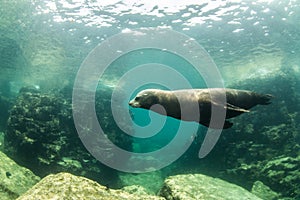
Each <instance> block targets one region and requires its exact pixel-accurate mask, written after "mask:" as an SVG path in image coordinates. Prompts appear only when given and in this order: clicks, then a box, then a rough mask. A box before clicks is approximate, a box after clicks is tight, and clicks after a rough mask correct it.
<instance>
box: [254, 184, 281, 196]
mask: <svg viewBox="0 0 300 200" xmlns="http://www.w3.org/2000/svg"><path fill="white" fill-rule="evenodd" d="M251 192H252V193H253V194H255V195H256V196H258V197H260V198H262V199H264V200H275V199H278V198H279V195H278V194H277V193H276V192H274V191H272V190H271V188H269V187H268V186H266V185H265V184H264V183H263V182H261V181H255V182H254V184H253V186H252V189H251Z"/></svg>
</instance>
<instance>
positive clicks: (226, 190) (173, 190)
mask: <svg viewBox="0 0 300 200" xmlns="http://www.w3.org/2000/svg"><path fill="white" fill-rule="evenodd" d="M160 195H161V196H163V197H165V198H166V199H168V200H175V199H176V200H181V199H182V200H184V199H197V200H201V199H203V200H214V199H215V200H219V199H223V200H226V199H228V200H235V199H236V200H243V199H244V200H259V199H260V198H258V197H257V196H255V195H254V194H252V193H250V192H249V191H247V190H245V189H243V188H241V187H239V186H237V185H234V184H231V183H228V182H226V181H223V180H221V179H218V178H213V177H209V176H205V175H202V174H187V175H176V176H171V177H169V178H167V179H166V180H165V183H164V186H163V188H162V189H161V191H160Z"/></svg>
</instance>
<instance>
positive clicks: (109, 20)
mask: <svg viewBox="0 0 300 200" xmlns="http://www.w3.org/2000/svg"><path fill="white" fill-rule="evenodd" d="M0 1H1V6H0V71H1V73H0V100H1V104H0V110H1V111H2V112H1V116H0V131H1V134H0V137H1V139H0V143H1V147H0V149H4V147H3V145H2V143H5V139H2V138H3V137H4V138H5V133H11V132H13V130H14V128H16V127H17V128H18V130H19V131H20V130H23V131H24V133H26V131H27V129H29V128H28V127H29V126H28V127H27V126H26V123H24V124H25V125H20V126H17V125H16V124H14V126H11V124H8V123H7V120H8V119H9V117H11V115H12V113H15V112H9V110H11V109H12V107H13V105H14V104H15V102H16V99H17V97H18V96H19V90H20V88H22V87H23V86H31V87H34V88H36V89H37V90H38V91H39V92H41V93H46V94H49V93H50V94H52V95H54V96H55V95H57V91H62V92H60V93H59V94H61V93H63V94H64V96H63V97H62V98H64V99H66V101H71V100H70V99H71V91H72V87H73V84H74V80H75V77H76V74H77V72H78V70H79V68H80V66H81V64H82V62H83V61H84V59H85V58H86V57H87V56H88V54H89V53H90V51H91V50H93V49H94V48H95V47H96V46H97V45H98V44H99V43H100V44H101V43H102V42H105V41H106V40H107V39H108V38H110V37H111V36H113V35H114V34H118V33H122V32H126V31H129V30H133V29H140V28H143V29H149V28H161V29H172V30H174V31H178V32H180V33H183V34H185V35H187V36H188V37H191V38H194V39H195V40H196V41H197V42H198V43H199V44H200V45H201V46H202V47H203V48H204V49H205V50H206V51H207V52H208V54H209V55H210V56H211V58H212V59H213V60H214V62H215V64H216V66H217V68H218V70H219V72H220V74H221V76H222V79H223V80H222V82H223V83H224V86H225V87H235V88H238V89H249V90H255V91H257V92H262V93H271V94H273V95H274V96H275V97H276V98H275V100H274V103H273V104H272V105H271V106H270V107H268V108H257V109H255V110H254V112H253V113H252V112H251V113H250V114H249V115H246V116H241V117H240V118H238V119H237V120H236V121H233V122H234V124H235V125H234V127H233V129H230V130H225V131H223V133H222V135H221V139H220V141H219V142H218V143H217V145H216V149H215V150H214V151H212V152H211V154H209V156H208V157H207V158H205V159H203V160H201V159H199V158H198V157H197V156H198V151H199V148H200V146H201V142H202V140H203V138H204V136H205V133H206V130H207V129H206V128H205V127H203V126H201V125H199V126H198V124H195V123H192V124H190V123H186V124H185V125H186V126H187V129H186V130H187V132H189V131H188V130H194V128H195V127H196V129H198V131H196V132H193V133H189V134H190V136H191V140H193V141H192V146H191V147H190V148H189V150H188V151H187V152H186V153H185V154H184V155H183V156H181V157H180V159H179V160H177V161H176V162H175V163H173V164H172V165H170V166H168V167H166V168H163V169H161V170H160V171H156V172H152V173H150V174H149V173H148V174H140V177H138V175H132V174H126V173H119V172H116V174H117V177H119V179H118V180H119V181H115V180H117V178H115V177H114V176H112V177H110V176H109V175H107V177H108V178H107V179H113V180H112V181H111V180H110V181H111V182H113V183H110V181H107V182H109V184H111V185H112V187H120V186H123V185H131V184H140V185H143V186H145V187H147V189H148V190H149V191H150V192H152V193H155V192H156V191H157V189H158V188H159V187H158V186H157V188H156V187H155V186H153V185H151V184H149V181H151V180H155V181H157V182H159V181H162V180H163V179H164V178H165V177H166V176H168V175H173V174H179V173H206V174H209V175H213V176H219V177H222V178H224V179H227V180H229V181H231V182H235V183H238V184H240V185H242V186H244V187H246V188H247V189H250V188H251V184H252V183H253V182H254V181H255V180H260V179H262V180H263V181H265V184H267V185H269V186H270V187H271V188H272V189H274V190H275V191H276V192H279V193H282V194H283V196H291V197H293V198H297V197H300V193H299V191H298V192H295V191H296V189H294V190H293V191H288V192H285V191H284V190H286V188H297V187H298V186H299V187H300V185H299V182H297V181H299V180H300V178H299V174H297V173H296V172H295V173H296V174H295V173H294V172H293V173H294V175H293V176H294V177H296V178H295V179H293V180H295V181H294V182H293V181H290V182H289V181H287V183H286V184H285V182H284V184H283V185H284V186H282V185H281V184H280V183H279V182H280V179H279V178H276V177H275V176H274V177H275V178H274V177H273V176H271V177H268V176H265V175H263V174H264V173H265V174H266V172H265V171H263V170H262V172H261V174H259V173H258V174H255V173H254V172H255V169H256V168H255V167H257V168H260V167H261V168H262V166H259V164H258V163H260V162H262V163H263V164H266V163H267V162H268V161H270V160H272V159H273V158H276V157H280V156H282V157H297V156H298V155H299V152H300V151H299V141H300V139H299V138H300V136H299V133H300V129H299V128H300V127H299V125H298V123H297V121H298V120H299V108H300V103H299V101H300V98H299V95H300V90H299V88H300V85H299V83H300V81H299V77H300V56H299V55H300V29H299V27H300V1H298V0H290V1H288V0H283V1H277V0H273V1H272V0H269V1H263V0H261V1H254V2H253V1H219V0H218V1H201V2H202V3H199V2H200V1H199V2H198V1H182V2H172V1H151V2H150V1H146V0H145V1H129V0H128V1H109V2H106V3H104V2H101V1H65V0H61V1H58V0H57V1H54V0H53V1H27V0H24V1H16V0H12V1H8V0H0ZM180 42H181V41H174V43H176V44H180ZM162 43H163V42H162ZM124 45H126V44H124ZM107 51H108V52H109V49H108V50H107ZM101 56H103V58H102V57H101V58H99V59H105V56H106V55H101ZM147 63H160V64H163V65H167V66H170V67H171V68H172V69H174V70H176V71H178V72H179V73H180V74H182V75H184V76H185V77H186V78H187V79H188V80H189V82H190V84H191V85H192V87H194V88H203V87H206V86H207V85H206V83H205V81H204V80H203V77H201V75H198V74H197V73H196V71H195V69H193V66H192V65H191V63H189V62H187V61H186V60H185V59H183V58H182V57H179V56H177V55H174V54H172V53H170V52H164V51H157V50H154V49H149V48H148V49H147V48H145V49H142V50H136V51H132V52H129V53H127V54H124V55H122V56H121V57H119V58H118V59H116V60H114V62H112V63H111V65H110V67H109V69H108V70H107V71H106V72H105V73H104V76H103V79H102V80H100V84H99V86H98V89H99V90H100V93H101V91H102V90H105V91H106V89H105V88H109V89H107V91H108V94H106V93H105V94H104V95H106V96H105V98H107V97H109V96H110V95H111V92H112V91H111V89H113V88H114V87H115V86H116V85H117V84H118V80H119V79H120V78H121V77H122V76H123V75H124V73H126V72H127V71H129V70H131V69H133V68H134V67H136V66H139V65H143V64H147ZM154 70H155V69H154ZM166 76H168V74H166ZM175 82H176V81H175ZM153 87H155V88H165V87H163V86H161V85H159V84H155V83H150V84H148V85H142V86H141V87H139V88H137V89H136V90H135V91H132V93H131V94H130V95H129V96H130V98H132V97H134V96H135V95H136V94H137V92H138V91H139V90H141V89H145V88H153ZM103 88H104V89H103ZM178 89H182V88H180V87H178ZM100 95H101V94H100ZM100 99H101V98H100ZM96 101H97V102H98V104H99V106H100V109H99V110H97V114H98V115H100V117H99V116H98V118H101V113H103V111H104V113H106V112H110V111H111V108H108V107H109V106H110V102H109V101H108V102H104V103H102V102H101V101H100V100H99V99H96ZM29 102H30V101H29ZM59 102H60V101H59ZM68 103H69V104H70V105H71V102H68ZM57 104H59V103H57ZM57 104H56V105H57ZM62 104H63V103H62ZM20 105H22V104H20ZM101 105H102V106H101ZM96 107H97V106H96ZM103 107H104V108H103ZM123 108H124V109H129V112H130V115H131V117H132V118H133V121H132V122H134V123H136V124H137V125H140V126H146V125H148V124H149V123H151V119H150V117H149V112H148V111H146V110H141V109H132V108H128V105H127V104H123ZM101 109H102V110H101ZM103 109H104V110H103ZM54 110H55V109H54ZM47 112H48V111H47ZM120 112H122V111H120ZM57 113H58V111H57V110H55V111H53V115H55V114H57ZM66 113H68V112H67V111H66ZM68 114H69V115H70V117H71V115H72V113H71V112H69V113H68ZM24 116H25V117H24V118H26V115H24ZM62 116H64V115H62ZM27 117H28V116H27ZM102 117H103V116H102ZM16 118H17V117H16ZM28 118H30V117H28ZM154 118H155V119H156V120H158V121H161V120H164V118H163V117H162V116H159V115H155V114H154ZM32 119H33V121H34V120H35V118H34V116H33V117H32ZM59 119H61V118H59ZM102 120H104V122H105V123H106V122H107V121H109V122H107V124H108V125H107V127H106V129H105V130H107V131H111V132H113V133H114V134H115V133H117V134H116V135H119V134H124V132H123V131H121V130H120V129H119V128H118V127H116V124H114V123H113V122H112V121H113V117H112V116H111V114H108V115H106V114H104V117H103V118H102ZM99 121H101V119H100V120H99ZM64 122H65V121H60V126H59V128H58V129H59V130H57V129H55V128H53V129H51V130H53V131H54V132H55V131H57V133H59V134H62V132H64V131H65V132H72V131H73V132H72V134H73V135H72V137H77V133H76V131H75V128H74V127H73V126H72V125H70V124H72V123H71V122H69V121H68V122H67V123H68V125H65V126H64V125H63V123H64ZM53 123H54V122H53ZM37 124H38V126H42V125H41V124H39V123H37ZM49 126H50V125H49ZM51 126H52V125H51ZM53 126H55V125H53ZM69 126H72V127H73V128H69ZM178 126H179V121H178V120H175V119H172V118H167V119H166V124H165V126H164V127H163V129H162V130H160V131H159V132H158V134H156V135H154V136H152V137H150V138H147V139H144V138H132V137H129V136H127V135H126V136H124V138H125V139H124V138H123V139H124V141H123V140H120V138H118V136H116V138H117V139H116V140H117V141H118V142H119V143H124V144H125V145H124V146H127V144H128V143H127V142H128V141H130V142H129V143H130V145H129V147H128V146H127V148H128V149H130V150H131V151H134V152H137V153H141V152H142V153H144V152H151V151H154V150H158V149H160V148H162V147H163V146H165V145H167V144H168V143H169V142H170V141H171V140H172V139H173V138H174V137H175V135H176V131H177V130H178ZM30 127H31V126H30ZM64 127H68V129H67V130H64ZM133 129H134V128H133ZM154 129H155V127H154ZM154 129H153V130H154ZM37 130H39V129H37ZM2 132H3V133H4V134H2ZM21 132H22V131H21ZM151 132H152V129H148V130H147V134H151ZM36 133H37V132H36ZM30 134H32V133H31V132H30ZM30 134H29V135H30ZM136 134H141V133H136ZM3 135H4V136H3ZM7 135H9V134H7ZM64 137H67V138H68V137H69V135H67V136H64ZM10 139H11V138H10ZM194 139H195V140H194ZM63 140H64V139H62V141H63ZM37 141H39V140H37ZM53 143H55V142H53ZM9 144H11V143H9ZM58 144H60V145H63V144H65V143H63V142H61V143H55V145H58ZM260 145H261V146H260ZM70 146H72V144H71V145H70ZM121 146H122V144H121ZM70 149H71V148H70ZM68 150H69V149H68ZM70 151H73V150H70ZM7 152H9V151H8V150H7ZM16 152H18V151H16ZM74 152H75V151H74ZM74 152H72V153H71V155H69V154H68V153H67V152H65V153H64V155H61V157H72V155H75V154H76V153H74ZM61 154H62V153H61ZM78 155H80V156H81V155H83V154H80V153H79V154H78ZM84 155H85V157H82V158H81V157H80V156H78V157H76V159H77V160H79V161H80V162H82V163H81V164H82V165H84V166H86V167H87V168H89V167H90V166H89V165H88V164H89V163H92V158H91V156H87V155H86V154H84ZM44 156H45V157H47V156H48V155H44ZM17 157H18V156H17ZM37 157H39V156H37ZM16 159H17V158H16ZM18 159H20V158H18ZM55 159H57V160H55ZM55 159H53V160H55V163H59V162H61V161H60V160H61V158H60V157H58V158H56V157H55ZM21 160H22V162H21V163H25V164H24V165H25V166H27V167H30V164H27V165H26V163H30V162H31V160H30V158H26V159H21ZM49 160H51V159H49ZM53 160H52V161H53ZM52 161H49V162H52ZM53 162H54V161H53ZM93 162H94V161H93ZM53 165H54V166H55V164H53ZM243 166H248V168H247V167H245V168H247V170H244V171H243ZM35 167H36V166H31V170H33V171H34V170H35ZM93 167H94V166H93ZM91 168H92V167H91ZM47 170H48V168H45V169H44V170H40V171H39V170H37V173H40V175H41V176H44V175H46V174H47ZM59 170H60V168H59V167H58V168H57V170H56V168H55V170H53V171H54V172H56V171H59ZM282 170H283V171H285V170H287V169H285V168H284V167H283V169H282ZM41 171H42V172H41ZM75 171H76V170H75ZM78 171H80V170H78ZM78 171H76V173H77V174H79V175H81V174H80V172H78ZM95 171H97V170H94V171H93V172H95ZM245 171H246V172H245ZM258 171H259V170H258ZM71 172H72V170H71ZM285 172H286V173H287V174H288V173H290V171H288V170H287V171H285ZM49 173H50V171H49ZM293 173H292V172H291V174H293ZM253 174H255V175H253ZM87 176H88V177H93V174H92V173H91V174H89V175H87ZM134 177H136V178H134ZM243 177H247V179H248V180H249V181H243ZM95 179H97V178H95ZM100 179H101V178H100ZM276 181H278V183H277V182H276ZM116 182H117V183H116ZM103 184H106V183H105V181H104V183H103Z"/></svg>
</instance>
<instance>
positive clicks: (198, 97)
mask: <svg viewBox="0 0 300 200" xmlns="http://www.w3.org/2000/svg"><path fill="white" fill-rule="evenodd" d="M225 97H226V99H225ZM272 97H273V96H272V95H270V94H259V93H256V92H252V91H248V90H236V89H228V88H226V89H225V88H209V89H186V90H173V91H167V90H159V89H146V90H142V91H140V92H139V93H138V94H137V95H136V97H135V98H134V99H132V100H131V101H130V102H129V105H130V106H131V107H133V108H143V109H147V110H150V109H151V110H152V111H154V112H157V113H159V114H162V115H167V116H170V117H173V118H176V119H179V120H183V121H196V122H198V123H200V124H202V125H204V126H206V127H211V128H216V129H227V128H230V127H231V126H232V125H233V123H231V122H229V121H227V120H225V122H224V125H223V124H222V126H221V127H220V126H218V125H216V126H215V127H212V126H211V125H210V120H211V110H212V106H215V107H214V108H216V109H220V111H222V112H223V113H224V115H226V116H224V117H225V119H229V118H232V117H236V116H238V115H240V114H242V113H246V112H250V111H249V109H250V108H252V107H254V106H256V105H258V104H260V105H268V104H270V103H271V102H270V100H271V99H272ZM222 99H223V101H222ZM179 102H180V103H179ZM157 104H158V105H161V106H162V107H163V108H164V109H161V108H159V107H155V105H157ZM198 110H199V112H198ZM182 111H183V113H185V114H184V115H182ZM195 111H197V112H195ZM186 113H191V115H187V114H186ZM195 113H197V116H195ZM199 115H200V116H199Z"/></svg>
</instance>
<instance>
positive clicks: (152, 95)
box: [129, 89, 160, 109]
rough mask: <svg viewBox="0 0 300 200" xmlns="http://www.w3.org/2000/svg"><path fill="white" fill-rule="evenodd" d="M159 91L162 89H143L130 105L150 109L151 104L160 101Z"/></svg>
mask: <svg viewBox="0 0 300 200" xmlns="http://www.w3.org/2000/svg"><path fill="white" fill-rule="evenodd" d="M158 91H160V90H156V89H147V90H142V91H140V92H139V93H138V94H137V95H136V96H135V98H133V99H132V100H131V101H130V102H129V105H130V106H131V107H133V108H144V109H150V107H151V106H153V105H155V104H158V103H159V97H158Z"/></svg>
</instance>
